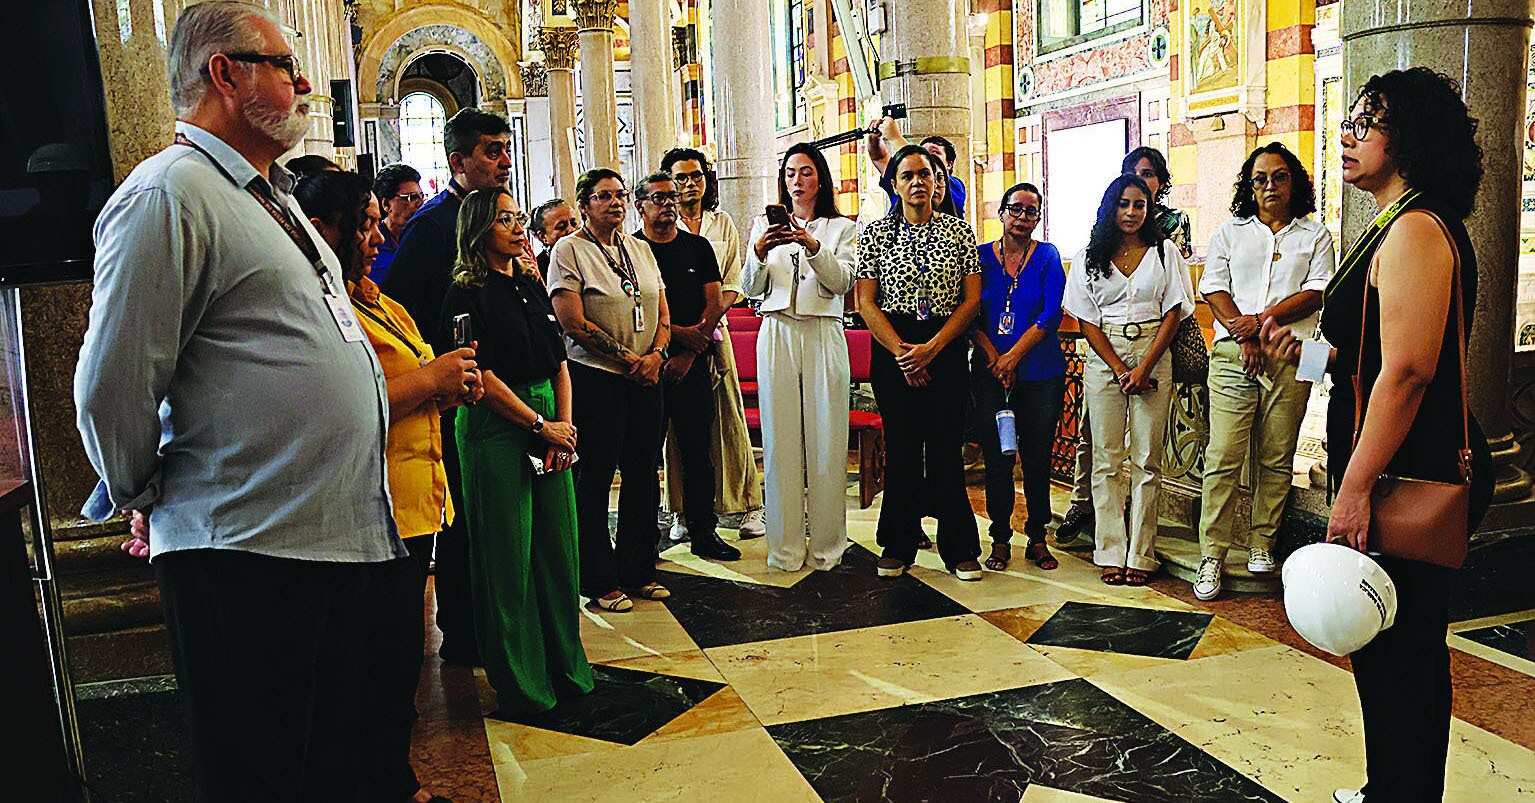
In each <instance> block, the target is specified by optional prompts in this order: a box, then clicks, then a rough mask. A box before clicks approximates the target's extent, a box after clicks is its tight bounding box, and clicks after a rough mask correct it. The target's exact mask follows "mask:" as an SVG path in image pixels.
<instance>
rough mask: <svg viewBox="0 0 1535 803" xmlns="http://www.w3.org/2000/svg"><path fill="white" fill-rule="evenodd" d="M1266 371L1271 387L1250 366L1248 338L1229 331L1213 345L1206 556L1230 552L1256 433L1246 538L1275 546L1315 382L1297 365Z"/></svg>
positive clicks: (1203, 514) (1202, 543) (1202, 536)
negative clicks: (1246, 362)
mask: <svg viewBox="0 0 1535 803" xmlns="http://www.w3.org/2000/svg"><path fill="white" fill-rule="evenodd" d="M1265 373H1266V376H1265V378H1266V379H1267V380H1269V381H1270V382H1271V385H1270V387H1269V388H1268V389H1264V386H1263V384H1262V383H1260V382H1258V380H1256V379H1249V378H1248V376H1247V374H1245V373H1243V371H1242V346H1241V345H1240V344H1238V343H1237V342H1236V341H1234V340H1231V339H1230V338H1226V339H1223V340H1220V341H1218V342H1217V343H1216V344H1215V346H1214V347H1213V348H1211V349H1210V385H1209V387H1210V443H1209V445H1208V446H1207V447H1205V473H1204V487H1203V489H1202V492H1201V494H1200V508H1201V510H1200V515H1199V551H1200V553H1201V554H1202V555H1203V556H1204V557H1207V558H1208V557H1214V558H1221V559H1222V560H1224V559H1225V557H1226V551H1227V550H1228V549H1230V547H1231V531H1232V528H1233V526H1234V525H1235V523H1236V522H1235V521H1234V520H1233V519H1234V518H1235V510H1236V490H1237V482H1238V480H1240V479H1241V475H1242V463H1243V462H1244V461H1246V460H1247V454H1248V451H1249V449H1251V448H1253V445H1254V444H1253V441H1255V440H1256V441H1257V443H1256V452H1257V454H1256V459H1255V461H1254V463H1253V476H1252V487H1253V500H1252V524H1251V526H1250V528H1249V529H1248V531H1247V532H1248V538H1247V543H1248V546H1249V547H1262V548H1263V549H1273V548H1274V536H1275V534H1276V533H1277V531H1278V529H1279V519H1280V516H1281V515H1283V513H1284V505H1285V500H1286V499H1288V498H1289V495H1290V482H1291V472H1292V470H1293V466H1294V465H1295V444H1296V442H1297V441H1298V440H1299V439H1300V426H1301V421H1302V419H1304V418H1305V416H1306V400H1307V399H1308V398H1309V397H1310V395H1311V383H1309V382H1299V381H1296V379H1295V367H1294V366H1292V365H1281V366H1278V367H1274V366H1269V367H1268V370H1267V371H1266V372H1265Z"/></svg>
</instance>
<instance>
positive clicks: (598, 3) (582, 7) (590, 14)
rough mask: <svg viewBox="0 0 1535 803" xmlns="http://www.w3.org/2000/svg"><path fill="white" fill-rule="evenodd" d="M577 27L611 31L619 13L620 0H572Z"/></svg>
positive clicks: (587, 29) (585, 29)
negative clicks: (614, 19)
mask: <svg viewBox="0 0 1535 803" xmlns="http://www.w3.org/2000/svg"><path fill="white" fill-rule="evenodd" d="M570 5H571V8H572V10H573V11H575V13H576V27H577V28H580V29H581V30H583V31H591V30H598V31H611V30H613V18H614V17H615V16H616V15H617V14H618V0H571V3H570Z"/></svg>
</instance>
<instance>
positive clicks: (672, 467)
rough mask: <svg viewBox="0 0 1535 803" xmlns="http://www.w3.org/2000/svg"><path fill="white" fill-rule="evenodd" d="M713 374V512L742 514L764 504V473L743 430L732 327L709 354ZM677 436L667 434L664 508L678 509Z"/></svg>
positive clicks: (710, 443) (744, 427) (710, 431)
mask: <svg viewBox="0 0 1535 803" xmlns="http://www.w3.org/2000/svg"><path fill="white" fill-rule="evenodd" d="M709 359H710V361H711V364H710V370H711V371H712V372H713V374H714V376H713V377H712V380H713V382H714V423H713V424H712V425H711V426H710V427H709V450H710V454H709V457H710V458H711V459H712V460H713V462H714V489H715V490H714V512H715V513H716V514H718V515H724V514H726V513H745V512H746V511H748V510H755V509H757V508H759V507H762V478H761V476H760V475H759V474H758V473H757V460H756V458H755V457H753V456H752V441H751V434H750V433H749V432H747V430H746V413H745V409H746V406H745V404H744V403H743V402H742V400H741V378H740V376H739V375H738V374H737V373H736V357H735V352H734V351H732V350H731V346H730V330H729V329H726V330H725V339H724V340H722V341H720V343H719V344H718V345H717V346H716V347H715V349H714V355H713V356H711V357H710V358H709ZM681 459H682V458H681V457H679V456H678V453H677V436H676V435H675V434H673V433H672V432H670V431H669V430H668V432H667V436H666V507H667V509H668V510H673V511H680V510H682V466H681Z"/></svg>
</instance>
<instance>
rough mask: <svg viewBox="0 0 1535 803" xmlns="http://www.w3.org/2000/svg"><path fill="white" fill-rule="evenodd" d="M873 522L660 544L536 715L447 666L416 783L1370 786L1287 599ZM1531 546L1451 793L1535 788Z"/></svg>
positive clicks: (912, 796)
mask: <svg viewBox="0 0 1535 803" xmlns="http://www.w3.org/2000/svg"><path fill="white" fill-rule="evenodd" d="M972 491H973V494H972V496H973V502H974V504H975V507H976V509H977V510H978V511H979V510H980V509H981V504H980V495H979V489H978V488H976V489H972ZM1061 501H1064V500H1061ZM878 512H879V508H878V504H877V503H876V505H875V507H872V508H870V509H868V510H859V509H857V505H856V501H854V500H853V499H851V498H850V500H849V533H850V536H851V538H852V541H853V545H852V546H851V547H850V549H849V550H848V553H847V556H846V559H845V562H844V565H843V566H842V567H840V568H838V569H836V570H834V571H831V572H812V571H808V570H807V571H802V572H798V573H792V574H791V573H783V572H778V571H773V570H769V569H767V568H766V565H765V561H764V550H765V544H764V542H763V540H762V539H755V540H748V541H741V542H738V544H737V545H738V546H739V547H740V548H741V549H742V551H743V552H744V553H745V557H744V558H743V559H742V560H740V561H737V562H732V563H715V562H710V561H704V560H699V559H697V558H695V557H693V556H692V555H691V554H690V553H688V551H687V549H686V547H685V546H682V547H676V548H673V549H671V550H668V551H667V552H666V553H664V554H663V555H662V556H661V561H662V562H661V572H662V576H661V581H662V582H663V583H665V584H666V585H668V586H669V587H670V588H671V589H672V590H673V591H674V593H675V596H674V597H673V598H672V599H671V600H669V601H667V602H664V603H661V602H646V601H636V607H635V609H634V610H633V611H632V612H629V613H625V614H611V613H605V612H598V611H595V610H593V609H590V608H588V609H585V610H583V612H582V617H583V618H582V637H583V641H584V643H585V646H586V650H587V654H588V657H589V658H590V660H591V661H592V662H593V663H594V664H595V665H596V677H597V687H596V690H595V691H594V692H593V693H592V694H591V695H589V696H587V697H585V698H582V699H580V700H576V701H572V702H571V703H568V704H562V705H561V706H560V707H559V708H557V709H556V710H555V711H552V712H549V713H548V714H545V715H542V716H538V717H534V718H526V719H519V720H507V719H503V718H501V717H500V716H499V715H498V714H497V713H496V712H495V708H496V705H495V697H494V694H493V693H492V692H491V690H490V689H489V686H488V685H487V683H486V681H485V678H484V675H483V672H481V671H479V670H473V669H468V668H464V667H457V666H449V665H444V664H442V663H441V662H440V661H437V660H435V658H429V659H428V661H427V662H426V667H425V669H424V671H423V678H422V685H421V690H420V693H419V697H418V707H419V708H420V710H421V719H420V721H419V722H418V725H417V732H416V744H415V747H414V749H415V763H416V766H417V769H418V772H419V774H420V775H421V777H422V780H423V781H424V782H425V783H426V784H427V787H428V788H429V789H430V790H432V791H434V792H436V793H438V794H443V795H446V796H449V797H452V798H453V799H454V800H456V801H458V803H475V802H478V803H491V801H498V800H499V801H503V802H506V803H509V802H510V801H540V803H543V802H549V803H554V802H556V801H560V802H563V801H588V800H590V801H597V800H601V801H612V800H643V801H647V802H649V801H726V802H727V803H746V802H747V801H772V802H773V803H778V802H779V801H883V800H889V801H965V802H968V801H999V802H1003V803H1068V802H1069V803H1086V802H1087V801H1127V802H1132V803H1157V802H1159V801H1167V802H1168V803H1173V802H1176V803H1185V802H1187V801H1296V802H1297V803H1298V802H1299V801H1318V802H1321V801H1327V800H1330V799H1331V798H1330V795H1331V792H1332V790H1333V789H1334V788H1335V787H1338V786H1356V785H1358V784H1359V783H1360V782H1361V781H1362V780H1363V778H1362V775H1363V744H1362V738H1361V724H1360V716H1359V708H1358V702H1357V697H1356V696H1355V692H1354V687H1353V679H1352V677H1351V676H1350V673H1349V671H1348V663H1347V661H1346V660H1341V659H1337V658H1333V657H1332V656H1328V655H1325V654H1322V653H1319V652H1318V651H1316V650H1315V649H1313V648H1311V647H1310V646H1309V645H1307V644H1305V643H1304V642H1303V641H1301V640H1300V639H1299V637H1298V636H1296V635H1295V633H1294V632H1293V631H1291V630H1290V629H1289V627H1288V625H1287V624H1286V623H1285V619H1284V614H1283V609H1282V605H1281V604H1280V602H1279V600H1278V599H1277V597H1275V596H1268V595H1227V596H1226V597H1223V598H1222V599H1219V600H1216V601H1214V602H1210V603H1201V602H1198V601H1196V600H1194V599H1193V597H1192V594H1190V593H1189V590H1188V587H1187V584H1185V583H1181V582H1178V581H1176V580H1173V579H1171V578H1168V577H1165V576H1163V577H1158V578H1157V579H1156V580H1155V581H1154V582H1153V583H1152V585H1151V586H1149V587H1146V588H1127V587H1108V586H1104V585H1103V584H1102V583H1100V582H1099V581H1098V572H1097V570H1096V569H1095V568H1094V567H1092V566H1091V565H1090V564H1089V563H1088V562H1087V561H1086V560H1085V559H1084V558H1083V557H1082V556H1081V555H1082V553H1080V552H1076V551H1072V550H1067V549H1061V548H1057V549H1056V550H1055V551H1056V554H1057V556H1058V557H1059V559H1060V564H1061V565H1060V567H1059V568H1058V569H1057V570H1055V571H1050V572H1046V571H1042V570H1040V569H1038V568H1036V567H1034V566H1033V565H1031V564H1028V563H1027V562H1025V561H1022V560H1018V561H1015V562H1014V563H1013V565H1012V566H1011V567H1010V568H1009V569H1008V570H1007V571H1005V572H987V573H986V577H985V579H984V580H983V581H981V582H978V583H967V582H961V581H959V580H957V579H955V578H953V577H952V576H950V575H949V574H947V573H946V572H944V571H943V567H942V564H941V562H940V561H939V559H938V557H937V555H936V553H934V552H933V551H931V550H929V551H926V552H924V553H922V554H921V555H919V558H918V562H917V565H916V566H915V567H914V568H913V570H912V571H911V573H910V574H909V575H907V576H906V577H902V578H899V579H895V580H880V579H878V578H876V577H875V576H874V571H873V564H874V560H875V551H874V550H876V549H877V548H876V547H875V545H874V529H875V521H876V519H877V516H878ZM978 517H979V514H978ZM926 524H927V526H928V527H929V532H930V533H932V532H933V522H932V521H931V520H929V521H928V522H927V523H926ZM985 525H986V522H985V521H984V520H983V521H981V532H982V533H984V532H986V526H985ZM722 534H724V535H725V536H726V537H727V538H731V539H733V538H734V536H735V533H734V531H731V530H722ZM1532 544H1535V538H1522V539H1510V540H1508V541H1507V542H1505V544H1502V545H1499V550H1500V551H1497V552H1492V553H1490V554H1487V555H1482V556H1478V557H1476V558H1474V560H1473V564H1472V565H1471V566H1468V569H1467V571H1466V572H1465V573H1463V574H1464V576H1463V578H1462V585H1463V587H1462V588H1459V589H1457V592H1456V603H1455V612H1456V614H1455V618H1456V624H1455V625H1453V626H1452V627H1451V634H1450V636H1449V638H1450V643H1451V647H1452V657H1453V661H1452V666H1453V672H1454V681H1455V685H1456V701H1455V709H1454V711H1455V716H1456V719H1455V721H1454V723H1453V725H1452V744H1451V749H1450V758H1449V771H1448V780H1447V784H1448V789H1447V793H1446V797H1445V799H1446V800H1448V801H1454V802H1458V801H1490V802H1497V803H1502V802H1504V801H1521V800H1529V801H1535V703H1532V702H1531V701H1532V700H1535V651H1532V648H1531V646H1532V640H1535V584H1531V583H1529V582H1528V581H1527V579H1526V578H1527V577H1528V568H1529V567H1530V566H1535V546H1532ZM1020 554H1021V550H1020ZM1510 566H1513V567H1518V566H1523V567H1524V570H1525V571H1523V572H1510V571H1509V567H1510ZM432 633H433V636H434V638H435V635H436V631H435V630H433V631H432ZM429 647H431V648H435V641H434V643H433V644H431V645H429ZM145 691H147V692H149V693H150V694H151V695H152V696H151V697H147V698H146V699H147V700H149V701H150V702H151V703H152V704H153V705H154V706H159V707H163V706H165V705H167V704H173V703H172V702H171V701H170V700H169V699H168V698H167V697H166V696H165V695H164V693H163V692H164V687H163V685H154V684H151V685H150V686H148V687H146V688H145ZM98 696H100V697H103V698H106V699H107V702H105V703H94V702H93V703H91V705H96V706H101V705H108V706H110V705H122V704H121V703H116V702H112V701H111V698H113V697H115V696H118V695H113V694H106V693H102V694H101V695H98ZM97 710H107V709H97ZM172 752H173V751H172ZM171 758H174V756H172V757H171ZM149 769H151V768H150V767H148V766H146V765H145V764H143V763H142V762H140V763H139V764H138V765H137V766H136V767H132V768H129V767H122V768H114V771H128V772H146V771H148V770H149ZM173 769H175V767H174V766H173ZM172 777H174V776H172ZM100 783H104V780H103V779H99V778H98V784H100ZM109 799H112V800H119V799H121V800H136V799H146V800H147V799H160V800H165V801H173V800H178V799H179V798H177V797H175V796H174V795H172V794H167V795H166V796H163V797H158V798H156V797H153V796H151V797H142V796H140V797H135V796H132V795H125V796H121V797H111V798H109Z"/></svg>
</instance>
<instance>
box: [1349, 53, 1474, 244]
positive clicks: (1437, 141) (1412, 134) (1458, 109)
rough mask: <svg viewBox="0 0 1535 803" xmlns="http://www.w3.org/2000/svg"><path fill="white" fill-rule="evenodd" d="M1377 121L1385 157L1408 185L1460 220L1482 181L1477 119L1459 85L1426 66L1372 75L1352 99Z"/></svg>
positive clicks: (1468, 211) (1471, 203)
mask: <svg viewBox="0 0 1535 803" xmlns="http://www.w3.org/2000/svg"><path fill="white" fill-rule="evenodd" d="M1361 100H1362V101H1364V106H1365V110H1366V111H1367V112H1369V113H1370V114H1372V115H1374V116H1376V117H1377V118H1379V120H1380V121H1381V123H1382V125H1383V128H1384V131H1385V134H1386V136H1387V137H1388V138H1389V139H1388V142H1387V144H1386V155H1387V156H1390V157H1391V161H1392V163H1393V164H1394V165H1395V167H1396V169H1397V172H1398V173H1400V174H1401V176H1402V178H1404V179H1406V180H1407V186H1409V187H1412V188H1413V189H1415V190H1420V191H1422V192H1425V193H1428V194H1429V195H1432V196H1434V197H1435V198H1437V199H1439V200H1440V201H1442V202H1443V203H1445V204H1446V205H1448V206H1449V208H1450V210H1451V211H1453V212H1455V213H1456V214H1458V215H1460V217H1461V218H1462V219H1464V218H1465V217H1466V216H1467V215H1469V214H1471V209H1472V207H1473V206H1474V205H1475V203H1476V191H1477V188H1479V187H1480V186H1481V184H1482V148H1481V146H1480V145H1477V144H1476V127H1477V120H1476V119H1475V118H1473V117H1472V116H1471V114H1470V112H1469V111H1468V110H1467V109H1466V103H1465V101H1464V100H1462V99H1461V96H1460V84H1458V83H1456V82H1455V79H1453V78H1451V77H1449V76H1448V75H1445V74H1443V73H1437V72H1434V71H1433V70H1430V69H1429V68H1427V67H1413V68H1412V69H1410V70H1392V71H1391V72H1388V73H1385V74H1382V75H1376V76H1371V78H1370V80H1369V81H1366V82H1365V85H1364V87H1363V88H1362V89H1360V90H1359V96H1358V97H1357V98H1355V102H1356V103H1357V102H1359V101H1361Z"/></svg>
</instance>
